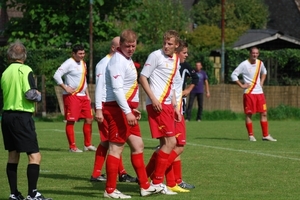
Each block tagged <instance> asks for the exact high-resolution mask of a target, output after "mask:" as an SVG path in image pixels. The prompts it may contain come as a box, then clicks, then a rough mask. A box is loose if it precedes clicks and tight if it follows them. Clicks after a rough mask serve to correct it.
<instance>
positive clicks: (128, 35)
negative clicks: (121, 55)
mask: <svg viewBox="0 0 300 200" xmlns="http://www.w3.org/2000/svg"><path fill="white" fill-rule="evenodd" d="M137 39H138V36H137V34H136V33H135V32H134V31H133V30H131V29H126V30H123V31H122V33H121V35H120V43H124V42H130V43H131V42H136V41H137Z"/></svg>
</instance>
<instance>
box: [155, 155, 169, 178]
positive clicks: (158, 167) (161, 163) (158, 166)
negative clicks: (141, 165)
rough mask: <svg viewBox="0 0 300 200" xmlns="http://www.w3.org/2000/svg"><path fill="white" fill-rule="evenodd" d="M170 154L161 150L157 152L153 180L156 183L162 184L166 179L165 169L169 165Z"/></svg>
mask: <svg viewBox="0 0 300 200" xmlns="http://www.w3.org/2000/svg"><path fill="white" fill-rule="evenodd" d="M168 157H169V154H167V153H165V152H163V151H162V150H159V151H158V152H157V158H156V163H155V169H154V172H153V179H152V182H153V183H154V184H160V183H162V182H163V181H164V175H165V171H166V168H167V165H168Z"/></svg>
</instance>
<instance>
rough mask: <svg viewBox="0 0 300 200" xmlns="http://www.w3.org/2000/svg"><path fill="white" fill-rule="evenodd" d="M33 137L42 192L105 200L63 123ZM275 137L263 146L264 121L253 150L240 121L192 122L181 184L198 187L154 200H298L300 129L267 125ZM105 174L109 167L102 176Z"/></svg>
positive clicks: (45, 125)
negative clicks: (38, 152)
mask: <svg viewBox="0 0 300 200" xmlns="http://www.w3.org/2000/svg"><path fill="white" fill-rule="evenodd" d="M140 126H141V130H142V134H143V138H144V143H145V156H144V157H145V163H146V164H147V162H148V160H149V158H150V156H151V154H152V152H153V148H154V147H155V146H156V145H157V144H158V141H157V140H154V139H151V136H150V131H149V127H148V123H147V122H145V121H142V122H140ZM75 128H76V143H77V145H78V147H79V148H82V147H83V134H82V133H81V130H82V122H79V123H76V124H75ZM36 129H37V133H38V139H39V144H40V149H41V153H42V163H41V172H40V178H39V182H38V189H39V191H40V192H41V193H42V194H44V195H45V196H46V197H52V198H53V199H54V200H93V199H99V198H100V199H101V198H103V192H104V187H105V183H91V182H89V178H90V176H91V173H92V169H93V162H94V152H84V153H69V152H68V144H67V139H66V136H65V131H64V129H65V123H63V122H37V123H36ZM269 129H270V133H271V134H272V136H273V137H274V138H276V139H277V140H278V141H277V142H263V141H261V137H262V136H261V130H260V125H259V121H254V133H255V136H256V139H257V141H256V142H249V141H248V140H247V139H248V138H247V134H246V129H245V126H244V122H243V121H242V120H235V121H202V122H193V121H191V122H187V142H188V143H187V145H186V147H185V151H184V153H183V155H182V168H183V179H184V180H185V181H186V182H188V183H192V184H194V185H195V186H196V188H195V189H193V190H191V192H190V193H181V194H178V195H172V196H167V195H154V196H151V197H146V198H151V199H166V200H167V199H172V200H177V199H178V200H179V199H180V200H181V199H195V200H196V199H197V200H198V199H205V200H223V199H224V200H233V199H234V200H235V199H236V200H242V199H245V200H249V199H257V200H268V199H270V200H274V199H276V200H280V199H282V200H286V199H295V200H296V199H299V196H300V190H299V180H300V168H299V166H300V151H299V142H300V138H299V133H300V123H299V122H298V121H295V120H286V121H270V122H269ZM98 142H99V135H98V132H97V126H96V124H95V123H94V124H93V143H94V145H95V146H97V145H98ZM0 146H1V147H2V150H1V151H0V159H1V160H2V162H1V164H0V167H1V169H2V170H1V171H0V177H1V178H0V200H7V199H8V195H9V187H8V182H7V178H6V173H5V169H6V162H7V152H6V151H4V148H3V140H2V139H1V140H0ZM129 158H130V157H129V148H128V146H126V148H125V149H124V153H123V160H124V165H125V168H126V170H127V172H128V173H129V174H131V175H135V174H134V171H133V168H132V166H131V163H130V159H129ZM26 167H27V156H26V154H22V155H21V162H20V164H19V170H18V183H19V190H20V191H21V192H22V193H23V195H24V196H25V195H27V179H26ZM102 172H105V166H104V168H103V170H102ZM118 189H119V190H120V191H122V192H123V193H125V194H129V195H131V196H132V198H133V199H142V198H145V197H140V196H139V187H138V185H137V184H133V183H118Z"/></svg>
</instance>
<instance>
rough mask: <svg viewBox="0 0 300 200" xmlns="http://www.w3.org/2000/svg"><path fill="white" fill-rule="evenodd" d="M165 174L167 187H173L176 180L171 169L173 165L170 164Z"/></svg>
mask: <svg viewBox="0 0 300 200" xmlns="http://www.w3.org/2000/svg"><path fill="white" fill-rule="evenodd" d="M165 175H166V183H167V184H166V185H167V186H169V187H174V186H176V182H175V176H174V170H173V166H172V165H170V166H169V167H168V168H167V169H166V172H165Z"/></svg>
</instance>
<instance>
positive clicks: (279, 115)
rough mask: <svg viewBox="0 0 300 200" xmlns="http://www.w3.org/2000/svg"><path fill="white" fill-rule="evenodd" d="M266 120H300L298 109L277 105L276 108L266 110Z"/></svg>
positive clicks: (299, 110)
mask: <svg viewBox="0 0 300 200" xmlns="http://www.w3.org/2000/svg"><path fill="white" fill-rule="evenodd" d="M268 118H269V119H271V120H286V119H297V120H299V119H300V109H299V108H294V107H291V106H286V105H283V104H281V105H279V106H277V107H276V108H270V109H269V110H268Z"/></svg>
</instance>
